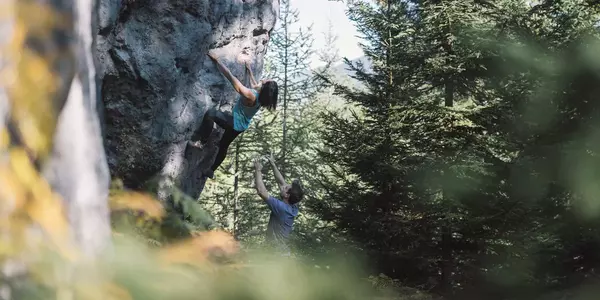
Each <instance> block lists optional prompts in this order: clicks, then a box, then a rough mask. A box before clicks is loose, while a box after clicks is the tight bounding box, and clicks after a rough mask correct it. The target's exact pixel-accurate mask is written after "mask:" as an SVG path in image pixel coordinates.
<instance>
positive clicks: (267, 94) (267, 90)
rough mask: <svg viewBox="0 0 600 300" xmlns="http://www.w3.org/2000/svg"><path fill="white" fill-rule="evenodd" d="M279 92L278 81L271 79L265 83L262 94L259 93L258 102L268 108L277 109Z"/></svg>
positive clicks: (261, 90)
mask: <svg viewBox="0 0 600 300" xmlns="http://www.w3.org/2000/svg"><path fill="white" fill-rule="evenodd" d="M278 92H279V89H278V88H277V82H275V81H273V80H269V81H267V82H265V83H263V86H262V88H261V89H260V94H258V102H259V103H260V105H261V106H263V107H265V108H266V109H268V110H275V109H276V108H277V94H278Z"/></svg>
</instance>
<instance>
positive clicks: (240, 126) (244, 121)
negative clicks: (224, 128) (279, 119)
mask: <svg viewBox="0 0 600 300" xmlns="http://www.w3.org/2000/svg"><path fill="white" fill-rule="evenodd" d="M252 92H253V93H254V95H255V96H256V102H254V106H252V107H249V106H246V105H244V104H243V103H242V95H239V96H238V98H237V101H236V102H235V105H234V106H233V111H232V115H233V129H234V130H235V131H239V132H242V131H245V130H246V129H248V127H249V126H250V121H252V118H253V117H254V115H255V114H256V112H257V111H258V110H259V109H260V103H259V102H258V92H257V91H256V90H252Z"/></svg>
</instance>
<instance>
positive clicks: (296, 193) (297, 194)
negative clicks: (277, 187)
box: [288, 179, 304, 204]
mask: <svg viewBox="0 0 600 300" xmlns="http://www.w3.org/2000/svg"><path fill="white" fill-rule="evenodd" d="M289 193H290V196H289V198H288V203H289V204H296V203H298V202H300V201H302V198H303V197H304V189H303V188H302V183H301V182H300V179H294V180H293V181H292V187H291V188H290V191H289Z"/></svg>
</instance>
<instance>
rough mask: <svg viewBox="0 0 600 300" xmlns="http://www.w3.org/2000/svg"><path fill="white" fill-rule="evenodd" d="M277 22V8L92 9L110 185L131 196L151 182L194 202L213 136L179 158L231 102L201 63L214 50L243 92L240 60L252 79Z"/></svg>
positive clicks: (147, 5)
mask: <svg viewBox="0 0 600 300" xmlns="http://www.w3.org/2000/svg"><path fill="white" fill-rule="evenodd" d="M278 13H279V1H278V0H173V1H156V0H126V1H121V0H100V6H99V16H100V20H99V26H98V27H99V28H98V31H97V33H98V44H97V51H98V57H97V59H98V63H99V71H98V75H99V80H100V82H101V83H100V84H101V95H102V99H103V104H104V116H103V118H104V126H105V128H104V134H105V147H106V151H107V157H108V163H109V166H110V169H111V173H112V175H113V176H114V177H119V178H121V179H122V180H123V182H124V183H125V185H126V186H127V187H129V188H134V189H135V188H140V187H142V186H143V185H144V183H145V182H147V181H148V180H149V179H151V178H156V177H157V176H158V177H160V178H164V180H163V181H162V184H166V185H169V184H177V185H178V186H179V188H180V189H181V190H183V191H184V192H185V193H186V194H188V195H190V196H192V197H198V196H199V195H200V193H201V191H202V189H203V186H204V180H205V178H204V177H203V176H202V172H203V171H205V170H206V169H207V168H208V167H209V166H210V165H211V164H212V162H213V161H214V157H215V155H216V150H217V146H216V145H217V144H218V140H219V138H220V136H221V134H222V132H221V130H215V131H214V132H213V136H212V137H211V140H210V142H209V143H208V144H207V145H206V146H205V147H204V148H202V149H196V148H188V149H187V150H186V145H187V141H188V140H189V139H190V137H191V136H192V134H193V132H194V131H195V130H196V129H197V128H198V127H199V126H200V124H201V122H202V117H203V115H204V113H205V112H206V110H208V109H209V108H211V107H217V108H220V109H222V110H226V111H230V109H231V104H232V103H233V101H234V100H235V98H236V93H235V91H234V90H233V88H232V86H231V84H229V82H227V80H226V79H225V77H224V76H222V75H221V74H220V72H219V70H218V69H217V67H216V65H215V64H214V63H213V62H212V61H211V60H210V59H209V58H208V56H207V55H206V54H207V52H208V50H209V49H215V51H216V53H217V55H218V56H219V58H220V59H221V60H222V62H223V63H225V64H226V65H227V66H228V67H229V68H230V70H231V71H232V73H233V74H234V75H235V76H237V77H238V78H240V80H242V81H245V82H246V83H247V82H248V81H247V80H248V78H247V77H246V76H245V72H244V64H243V61H246V60H248V61H249V62H250V63H251V65H252V68H253V71H254V74H255V76H256V77H257V78H259V77H260V75H261V73H262V68H263V57H264V55H265V53H266V51H267V45H268V42H269V36H270V32H271V31H272V29H273V27H274V26H275V22H276V20H277V16H278ZM165 190H166V189H165ZM159 196H161V198H164V197H166V196H168V195H164V194H163V195H159Z"/></svg>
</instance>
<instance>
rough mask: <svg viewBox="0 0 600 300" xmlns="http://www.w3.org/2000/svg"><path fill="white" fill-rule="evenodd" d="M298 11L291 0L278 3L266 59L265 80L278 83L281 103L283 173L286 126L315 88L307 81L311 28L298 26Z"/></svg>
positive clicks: (283, 170) (311, 40)
mask: <svg viewBox="0 0 600 300" xmlns="http://www.w3.org/2000/svg"><path fill="white" fill-rule="evenodd" d="M298 14H299V12H298V10H297V9H295V8H293V7H292V5H291V4H290V0H282V1H281V2H280V14H279V20H278V21H279V22H278V25H277V27H276V28H275V30H274V32H273V34H272V35H271V40H270V43H271V45H270V47H269V53H268V55H267V56H266V58H265V59H266V60H267V61H268V64H269V66H270V68H269V72H268V74H267V76H268V77H270V78H273V79H275V80H276V81H277V83H278V85H279V87H280V89H279V90H280V93H279V97H280V99H281V100H283V113H282V127H283V133H282V134H283V138H282V142H281V161H280V164H281V172H282V174H285V172H286V159H287V156H288V154H289V152H290V149H289V145H288V139H289V137H288V135H289V128H288V127H289V123H290V122H294V121H295V119H294V118H295V117H296V116H297V113H295V112H294V111H293V110H294V109H295V106H296V105H299V104H300V103H301V102H302V101H303V100H305V99H308V98H310V97H312V96H313V95H314V93H315V88H316V87H315V86H314V85H313V84H312V81H310V80H307V79H309V78H310V76H311V74H310V73H309V72H310V58H311V56H312V54H313V51H314V50H313V41H314V39H313V37H312V33H311V30H312V26H309V27H308V28H302V27H300V26H299V16H298ZM290 110H291V111H290Z"/></svg>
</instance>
